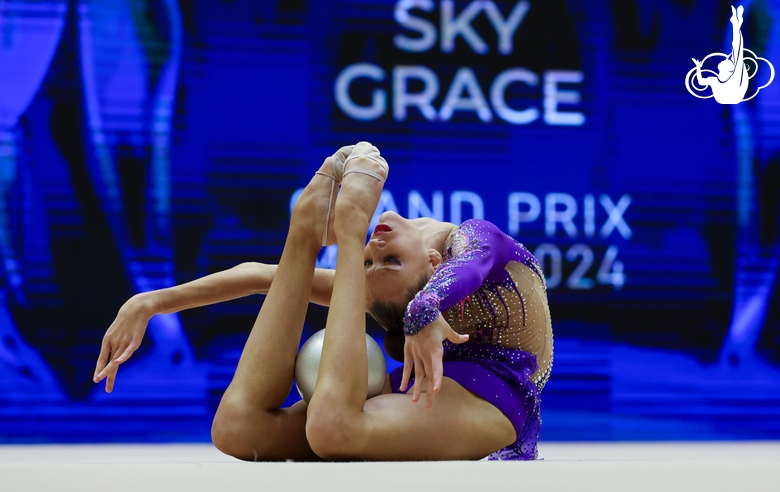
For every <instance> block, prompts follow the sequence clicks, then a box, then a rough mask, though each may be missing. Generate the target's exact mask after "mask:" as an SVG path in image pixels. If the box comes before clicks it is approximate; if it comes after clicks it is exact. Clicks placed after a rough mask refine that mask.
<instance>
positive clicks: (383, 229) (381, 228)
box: [374, 224, 393, 234]
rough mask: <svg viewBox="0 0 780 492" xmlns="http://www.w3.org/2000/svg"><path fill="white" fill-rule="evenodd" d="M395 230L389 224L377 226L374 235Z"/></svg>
mask: <svg viewBox="0 0 780 492" xmlns="http://www.w3.org/2000/svg"><path fill="white" fill-rule="evenodd" d="M392 230H393V229H392V228H391V227H390V226H389V225H387V224H377V226H376V228H375V229H374V234H382V233H383V232H390V231H392Z"/></svg>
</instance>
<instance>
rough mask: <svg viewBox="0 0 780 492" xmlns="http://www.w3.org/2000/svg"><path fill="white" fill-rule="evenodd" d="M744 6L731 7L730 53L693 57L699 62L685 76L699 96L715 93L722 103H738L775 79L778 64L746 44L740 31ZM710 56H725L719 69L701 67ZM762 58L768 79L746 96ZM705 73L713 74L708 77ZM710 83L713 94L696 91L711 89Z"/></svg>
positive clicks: (687, 85)
mask: <svg viewBox="0 0 780 492" xmlns="http://www.w3.org/2000/svg"><path fill="white" fill-rule="evenodd" d="M744 10H745V9H744V8H742V6H740V7H739V8H738V9H736V10H734V7H733V6H732V7H731V19H730V20H731V27H732V36H733V37H732V41H731V54H729V55H725V54H723V53H712V54H709V55H707V56H706V57H705V58H704V59H703V60H702V61H699V60H697V59H696V58H692V60H693V63H694V64H696V66H695V67H694V68H692V69H691V70H690V71H689V72H688V75H686V76H685V88H686V89H688V92H690V93H691V94H693V95H694V96H696V97H698V98H699V99H708V98H710V97H714V98H715V100H716V101H718V102H719V103H720V104H739V103H741V102H743V101H749V100H750V99H753V98H754V97H756V94H758V92H759V91H760V90H761V89H763V88H764V87H766V86H768V85H769V84H771V83H772V80H774V78H775V68H774V67H773V66H772V64H771V63H769V60H767V59H766V58H761V57H760V56H756V54H755V53H753V52H752V51H750V50H749V49H747V48H745V46H744V41H743V39H742V32H741V31H740V28H741V27H742V12H744ZM710 58H715V60H719V59H722V60H721V62H720V63H718V71H717V72H715V71H714V70H709V69H706V68H702V67H703V65H704V63H705V62H706V61H707V60H708V59H710ZM759 61H763V62H764V63H766V64H767V66H768V67H769V70H770V75H769V81H768V82H767V83H766V84H764V85H762V86H761V87H758V88H757V89H755V92H753V93H752V94H750V95H749V96H748V97H745V94H746V93H747V90H748V84H749V82H750V79H752V78H753V77H755V75H756V74H757V73H758V66H759ZM704 75H713V76H711V77H705V76H704ZM708 87H709V88H710V89H712V94H710V95H707V96H701V95H699V94H696V92H700V93H706V92H708V91H707V88H708ZM694 91H696V92H694Z"/></svg>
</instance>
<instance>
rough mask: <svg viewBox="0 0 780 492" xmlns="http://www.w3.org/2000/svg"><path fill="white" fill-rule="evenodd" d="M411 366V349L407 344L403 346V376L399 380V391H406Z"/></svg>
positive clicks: (412, 360) (412, 361) (412, 362)
mask: <svg viewBox="0 0 780 492" xmlns="http://www.w3.org/2000/svg"><path fill="white" fill-rule="evenodd" d="M413 364H414V359H413V358H412V349H411V348H410V346H409V344H408V343H407V344H404V374H403V377H402V378H401V386H400V387H399V388H398V389H399V391H406V386H407V385H408V384H409V376H411V375H412V365H413Z"/></svg>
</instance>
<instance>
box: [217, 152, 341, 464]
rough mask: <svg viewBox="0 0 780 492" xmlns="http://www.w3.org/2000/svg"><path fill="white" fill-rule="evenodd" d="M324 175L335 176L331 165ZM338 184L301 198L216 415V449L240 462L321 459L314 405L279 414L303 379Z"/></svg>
mask: <svg viewBox="0 0 780 492" xmlns="http://www.w3.org/2000/svg"><path fill="white" fill-rule="evenodd" d="M320 170H321V171H324V172H327V173H331V172H332V170H331V158H328V159H326V160H325V162H324V163H323V165H322V167H321V168H320ZM331 183H332V181H331V180H330V179H329V178H327V177H325V176H322V175H315V176H314V177H313V178H312V179H311V181H310V182H309V184H308V186H306V188H305V189H304V191H303V193H302V194H301V196H300V198H299V199H298V202H297V204H296V205H295V207H294V209H293V212H292V218H291V221H290V228H289V233H288V235H287V240H286V242H285V245H284V251H283V253H282V257H281V259H280V260H279V266H278V268H277V271H276V274H275V275H274V280H273V282H272V283H271V286H270V288H269V290H268V294H267V295H266V298H265V301H264V302H263V306H262V308H261V309H260V313H259V314H258V315H257V320H256V321H255V323H254V326H253V327H252V332H251V333H250V334H249V338H248V340H247V342H246V345H245V346H244V350H243V352H242V353H241V358H240V360H239V362H238V367H237V369H236V373H235V375H234V376H233V380H232V381H231V383H230V385H229V386H228V388H227V390H226V391H225V394H224V395H223V397H222V400H221V401H220V404H219V408H218V409H217V413H216V415H215V416H214V423H213V425H212V431H211V434H212V441H213V442H214V445H215V446H216V447H217V448H218V449H219V450H221V451H222V452H224V453H226V454H229V455H232V456H235V457H236V458H240V459H245V460H284V459H293V460H307V459H317V455H315V454H314V453H313V452H312V450H311V448H310V447H309V445H308V443H307V440H306V434H305V424H306V403H305V402H302V401H301V402H298V403H296V404H295V405H293V406H291V407H289V408H279V407H280V406H281V405H282V403H283V402H284V400H285V398H286V397H287V395H288V393H289V391H290V388H291V387H292V382H293V378H294V375H295V358H296V355H297V353H298V346H299V343H300V339H301V333H302V331H303V322H304V318H305V316H306V310H307V308H308V304H309V293H310V291H311V287H312V281H313V278H314V265H315V262H316V259H317V253H318V252H319V250H320V247H321V240H322V239H321V238H322V229H323V227H324V220H323V218H324V216H325V214H326V213H327V211H328V205H329V204H328V200H329V197H330V188H331ZM334 200H335V197H334Z"/></svg>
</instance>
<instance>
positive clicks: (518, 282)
mask: <svg viewBox="0 0 780 492" xmlns="http://www.w3.org/2000/svg"><path fill="white" fill-rule="evenodd" d="M512 262H517V263H518V264H520V265H522V266H520V267H516V268H515V269H514V270H513V271H514V272H519V270H518V268H523V266H524V267H525V270H523V271H524V272H525V276H523V275H522V272H521V273H517V274H516V275H515V276H514V277H513V275H511V274H510V272H509V270H510V269H511V268H507V266H508V265H510V264H511V263H512ZM526 278H529V279H531V282H530V283H529V282H526V281H525V280H526ZM532 291H535V292H532ZM540 304H541V305H540ZM540 310H541V311H542V313H539V311H540ZM440 313H446V314H445V316H446V315H449V319H448V321H449V322H450V324H451V325H453V328H455V330H456V331H459V332H468V333H469V334H470V341H469V342H467V343H464V344H458V345H456V344H453V343H450V342H449V341H447V340H445V341H444V355H443V361H444V363H443V366H444V376H446V377H449V378H451V379H454V380H455V381H457V382H458V383H459V384H460V385H461V386H463V387H464V388H466V389H467V390H469V391H471V392H473V393H475V394H476V395H478V396H480V397H482V398H484V399H485V400H487V401H489V402H491V403H493V404H494V405H495V406H496V407H497V408H498V409H499V410H501V411H502V412H503V413H504V415H506V416H507V417H508V418H509V420H510V421H511V422H512V424H513V426H514V428H515V430H516V432H517V440H516V441H515V442H514V443H513V444H512V445H510V446H508V447H506V448H504V449H501V450H498V451H496V452H495V453H493V454H491V455H490V456H489V459H491V460H506V459H509V460H530V459H536V458H537V456H538V452H537V446H536V444H537V440H538V436H539V430H540V426H541V419H540V416H539V407H540V403H541V400H540V398H539V394H540V392H541V389H542V387H543V386H544V383H545V382H546V379H547V376H548V375H549V367H550V366H551V363H552V332H551V325H550V323H549V310H548V309H547V305H546V288H545V284H544V275H543V273H542V271H541V267H540V266H539V263H538V262H537V261H536V258H534V256H533V255H532V254H531V253H530V252H529V251H528V250H527V249H526V248H525V247H524V246H523V245H522V244H520V243H518V242H516V241H515V240H514V239H512V238H511V237H509V236H507V235H506V234H504V233H503V232H501V230H500V229H498V227H496V226H495V225H493V224H491V223H490V222H487V221H484V220H478V219H472V220H468V221H466V222H464V223H463V224H462V225H461V226H460V227H459V228H458V229H456V230H455V232H454V233H453V234H452V235H451V241H449V245H448V246H447V248H446V251H445V254H444V261H443V262H442V264H441V265H440V267H439V268H438V269H437V270H436V272H435V273H434V274H433V276H432V277H431V279H430V280H429V281H428V284H427V285H426V286H425V288H424V289H423V290H422V291H420V292H418V293H417V295H416V296H415V297H414V299H413V300H412V301H411V302H410V303H409V306H408V307H407V310H406V316H405V317H404V333H405V334H406V335H413V334H416V333H417V332H419V331H420V330H421V329H422V328H424V327H425V326H427V325H428V324H429V323H431V322H432V321H433V320H435V319H436V318H437V317H438V316H439V314H440ZM545 316H546V317H545ZM536 318H538V319H539V321H540V322H539V323H537V319H536ZM531 321H533V323H536V325H539V326H540V327H541V332H539V333H537V331H536V328H534V331H533V333H531V332H530V331H531V328H530V326H531V325H533V323H531ZM456 326H458V327H456ZM534 326H535V325H534ZM459 328H461V329H459ZM545 329H546V330H547V331H549V334H547V333H546V332H545ZM542 333H544V340H545V341H543V342H534V343H545V342H546V341H548V342H549V349H548V348H547V345H543V347H544V348H545V350H544V351H542V353H543V354H544V357H545V360H544V362H545V365H544V368H543V370H540V369H539V365H538V364H537V355H536V354H535V353H531V351H530V350H529V351H526V350H523V349H522V348H520V347H522V344H523V340H524V339H523V337H526V338H525V339H531V338H533V339H535V340H540V339H541V334H542ZM518 340H519V342H518ZM507 345H514V346H507ZM518 345H519V347H518ZM529 346H530V345H529ZM538 346H539V345H536V347H538ZM523 348H524V347H523ZM390 378H391V382H392V386H393V391H395V392H398V387H399V386H400V382H401V378H402V368H399V369H397V370H395V371H393V372H392V373H391V375H390ZM410 387H411V384H410Z"/></svg>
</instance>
